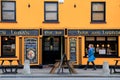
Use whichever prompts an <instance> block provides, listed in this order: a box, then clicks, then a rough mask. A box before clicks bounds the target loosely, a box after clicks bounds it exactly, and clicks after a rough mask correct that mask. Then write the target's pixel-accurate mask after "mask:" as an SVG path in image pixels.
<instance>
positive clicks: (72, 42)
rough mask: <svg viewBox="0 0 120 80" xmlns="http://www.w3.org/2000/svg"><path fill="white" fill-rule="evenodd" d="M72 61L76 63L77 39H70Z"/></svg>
mask: <svg viewBox="0 0 120 80" xmlns="http://www.w3.org/2000/svg"><path fill="white" fill-rule="evenodd" d="M70 60H71V61H76V38H71V39H70Z"/></svg>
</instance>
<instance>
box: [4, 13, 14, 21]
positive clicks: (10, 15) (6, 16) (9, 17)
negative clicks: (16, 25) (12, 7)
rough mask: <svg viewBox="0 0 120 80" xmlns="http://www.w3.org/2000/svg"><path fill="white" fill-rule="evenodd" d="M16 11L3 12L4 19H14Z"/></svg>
mask: <svg viewBox="0 0 120 80" xmlns="http://www.w3.org/2000/svg"><path fill="white" fill-rule="evenodd" d="M14 15H15V14H14V12H2V19H3V20H6V19H7V20H9V19H10V20H14V19H15V16H14Z"/></svg>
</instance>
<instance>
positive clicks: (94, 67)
mask: <svg viewBox="0 0 120 80" xmlns="http://www.w3.org/2000/svg"><path fill="white" fill-rule="evenodd" d="M89 63H90V62H89V61H87V65H86V67H85V70H87V68H88V66H89ZM91 63H92V65H93V69H94V70H96V66H95V63H94V62H93V61H92V62H91Z"/></svg>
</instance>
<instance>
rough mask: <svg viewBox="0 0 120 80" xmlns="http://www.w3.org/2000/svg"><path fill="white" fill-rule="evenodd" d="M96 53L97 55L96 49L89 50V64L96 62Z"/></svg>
mask: <svg viewBox="0 0 120 80" xmlns="http://www.w3.org/2000/svg"><path fill="white" fill-rule="evenodd" d="M94 53H95V49H94V48H89V50H88V61H89V62H92V61H94V60H95V56H94Z"/></svg>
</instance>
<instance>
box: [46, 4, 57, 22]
mask: <svg viewBox="0 0 120 80" xmlns="http://www.w3.org/2000/svg"><path fill="white" fill-rule="evenodd" d="M44 21H45V22H58V2H45V5H44Z"/></svg>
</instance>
